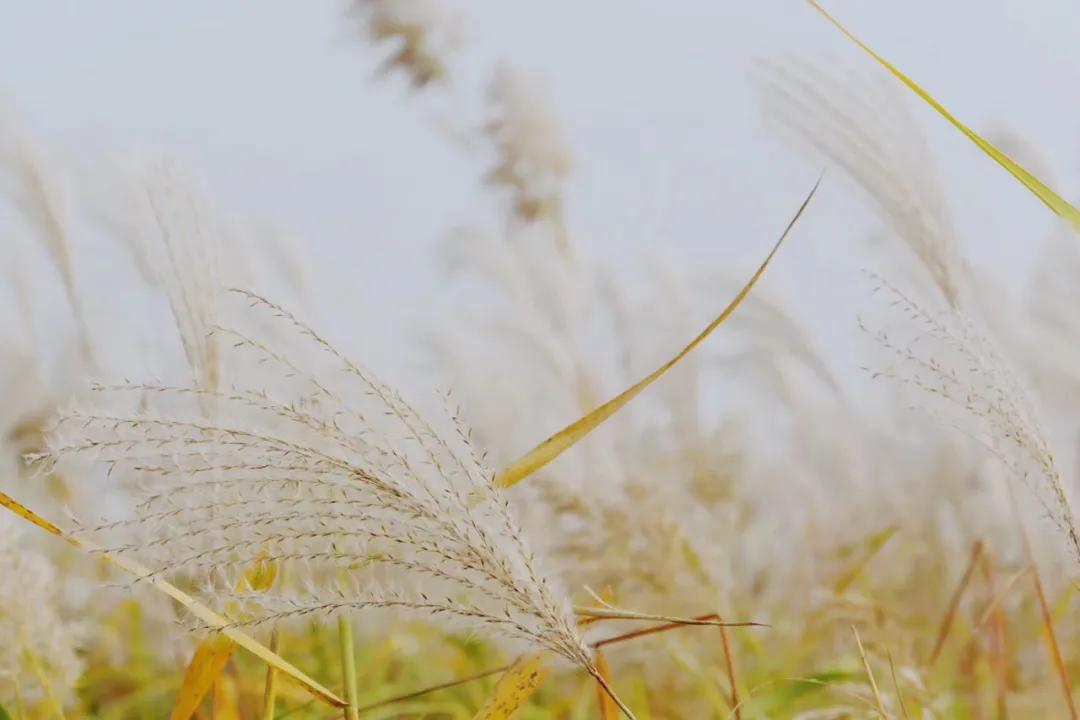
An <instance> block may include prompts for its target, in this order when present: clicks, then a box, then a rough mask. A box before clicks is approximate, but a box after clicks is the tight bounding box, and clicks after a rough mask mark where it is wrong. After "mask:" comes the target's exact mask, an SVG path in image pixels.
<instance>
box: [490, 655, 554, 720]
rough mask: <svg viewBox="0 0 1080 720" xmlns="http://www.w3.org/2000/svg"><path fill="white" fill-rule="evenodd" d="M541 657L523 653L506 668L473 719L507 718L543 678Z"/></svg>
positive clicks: (526, 698) (527, 697)
mask: <svg viewBox="0 0 1080 720" xmlns="http://www.w3.org/2000/svg"><path fill="white" fill-rule="evenodd" d="M545 674H546V673H545V671H544V668H543V658H542V657H541V656H540V655H525V656H523V657H521V658H519V659H518V660H517V661H516V662H515V663H514V664H513V665H511V666H510V669H509V670H507V671H506V672H505V673H504V674H503V676H502V677H501V678H499V682H498V683H496V684H495V690H494V692H492V693H491V697H489V698H488V700H487V702H486V703H484V707H482V708H481V709H480V712H478V713H476V716H475V717H474V718H473V720H507V719H508V718H510V717H512V716H513V715H514V713H515V712H517V710H518V708H520V707H521V706H522V705H523V704H524V703H525V701H526V700H528V699H529V696H530V695H532V694H533V691H534V690H536V688H537V687H538V686H539V685H540V683H541V682H542V681H543V680H544V675H545Z"/></svg>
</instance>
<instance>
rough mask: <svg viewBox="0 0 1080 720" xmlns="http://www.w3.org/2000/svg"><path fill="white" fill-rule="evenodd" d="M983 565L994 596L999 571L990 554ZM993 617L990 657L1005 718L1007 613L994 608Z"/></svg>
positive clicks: (999, 709)
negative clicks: (997, 571) (995, 567)
mask: <svg viewBox="0 0 1080 720" xmlns="http://www.w3.org/2000/svg"><path fill="white" fill-rule="evenodd" d="M981 565H982V571H983V575H984V576H985V578H986V586H987V590H988V591H989V592H990V597H991V598H993V597H994V596H995V595H996V594H997V573H996V572H995V570H994V560H993V558H992V557H991V556H990V555H988V554H984V555H983V559H982V563H981ZM991 617H992V619H993V622H992V623H991V625H990V627H989V630H988V632H989V634H990V640H989V644H990V650H991V652H990V657H991V661H992V663H993V666H994V687H995V691H996V694H997V717H999V718H1005V717H1007V716H1008V702H1007V694H1008V687H1009V641H1008V637H1007V635H1006V626H1005V614H1004V613H1003V612H1002V611H1001V607H1000V606H995V607H994V608H992V611H991Z"/></svg>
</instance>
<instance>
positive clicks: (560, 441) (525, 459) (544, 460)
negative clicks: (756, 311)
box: [497, 177, 821, 487]
mask: <svg viewBox="0 0 1080 720" xmlns="http://www.w3.org/2000/svg"><path fill="white" fill-rule="evenodd" d="M820 184H821V178H820V177H819V178H818V179H817V181H816V182H815V183H814V187H813V188H811V189H810V193H809V194H808V195H807V196H806V199H805V200H803V202H802V205H800V206H799V209H798V210H797V211H796V212H795V215H794V216H793V217H792V218H791V220H790V222H788V224H787V227H786V228H784V232H783V233H781V235H780V239H779V240H777V241H776V244H775V245H773V247H772V250H770V251H769V254H768V255H766V256H765V260H764V261H762V263H761V265H760V266H758V269H757V271H756V272H755V273H754V274H753V276H751V278H750V280H748V281H747V283H746V285H744V286H743V288H742V290H740V291H739V293H738V294H737V295H736V296H735V299H734V300H732V301H731V302H730V303H729V304H728V306H727V307H726V308H724V310H723V312H721V313H720V314H719V315H717V316H716V317H715V318H714V319H713V321H712V322H710V323H709V324H708V326H707V327H706V328H705V329H704V330H702V331H701V333H700V334H698V336H697V337H695V338H694V339H693V340H691V341H690V344H688V345H687V346H686V347H684V348H683V349H682V350H680V351H679V352H678V354H676V355H675V356H674V357H673V358H671V359H670V360H668V361H667V362H666V363H664V364H663V365H661V366H660V367H659V368H657V369H656V370H654V371H653V372H651V373H649V374H648V375H647V376H645V377H644V378H643V379H642V380H640V381H638V382H637V383H636V384H634V385H632V386H630V387H629V388H627V389H626V390H624V391H622V392H621V393H619V394H618V395H616V396H615V397H614V398H612V399H611V400H608V401H607V402H606V403H604V404H603V405H601V406H600V407H598V408H596V409H595V410H593V411H592V412H590V413H588V414H587V415H585V416H584V417H581V418H579V419H577V420H575V421H574V422H572V423H571V424H569V425H567V426H566V427H565V428H563V429H562V430H560V431H559V432H557V433H555V434H554V435H552V436H551V437H549V438H548V439H547V440H545V441H544V442H542V443H540V444H539V445H537V446H536V447H535V448H533V449H532V450H530V451H529V452H527V453H526V454H525V455H523V456H521V457H520V458H518V459H517V460H515V461H514V462H512V463H510V465H509V466H507V467H506V469H504V470H503V471H502V472H501V473H499V476H498V478H497V484H498V485H499V486H500V487H510V486H511V485H515V484H517V483H519V482H521V481H522V480H524V479H525V478H527V477H529V476H530V475H532V474H533V473H534V472H536V471H537V470H539V469H540V468H542V467H544V466H545V465H547V464H548V463H549V462H551V461H552V460H554V459H555V458H557V457H559V456H560V455H562V454H563V453H564V452H566V451H567V450H569V449H570V448H571V447H573V446H574V445H576V444H577V442H578V441H579V440H581V439H582V438H584V437H585V436H586V435H588V434H589V433H590V432H592V431H593V430H595V429H596V428H597V427H598V426H599V425H600V424H601V423H603V422H604V421H605V420H607V419H608V418H609V417H611V416H612V415H614V414H615V413H616V412H618V411H619V410H621V409H622V408H623V407H624V406H625V405H626V404H627V403H629V402H630V401H631V400H633V399H634V398H635V397H637V396H638V395H639V394H641V391H643V390H644V389H645V388H647V387H649V385H652V384H653V383H654V382H655V381H657V380H659V379H660V377H662V376H663V375H664V373H666V372H667V371H668V370H670V369H671V368H672V367H674V366H675V365H676V364H677V363H678V362H679V361H680V360H682V359H683V358H684V357H686V356H687V355H689V354H690V353H691V352H692V351H693V350H694V348H696V347H697V346H698V345H700V344H701V343H702V342H704V341H705V339H706V338H707V337H709V335H711V334H712V332H713V330H715V329H716V328H718V327H719V326H720V325H721V324H722V323H723V322H724V321H725V320H727V319H728V317H730V316H731V314H732V313H733V312H735V309H736V308H738V307H739V305H740V304H741V303H742V301H743V300H744V299H746V296H747V295H749V294H750V291H751V290H752V289H753V288H754V286H755V285H756V284H757V281H758V280H759V279H760V278H761V276H762V275H763V274H764V273H765V268H767V267H768V266H769V263H770V262H771V261H772V259H773V256H775V255H776V252H777V251H778V250H779V249H780V246H781V245H782V244H783V242H784V240H785V239H786V238H787V236H788V234H789V233H790V232H791V229H792V228H793V227H795V223H796V222H798V220H799V218H800V217H802V214H803V211H804V210H806V207H807V206H808V205H809V204H810V200H811V199H813V197H814V193H816V192H817V189H818V186H819V185H820Z"/></svg>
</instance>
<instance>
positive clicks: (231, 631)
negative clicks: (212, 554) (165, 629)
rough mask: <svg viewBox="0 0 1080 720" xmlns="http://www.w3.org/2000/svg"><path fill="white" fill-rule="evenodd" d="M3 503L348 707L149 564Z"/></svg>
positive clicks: (1, 501)
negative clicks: (154, 571) (143, 582)
mask: <svg viewBox="0 0 1080 720" xmlns="http://www.w3.org/2000/svg"><path fill="white" fill-rule="evenodd" d="M0 507H4V508H7V509H8V510H10V511H11V512H13V513H15V514H16V515H18V516H19V517H21V518H23V519H24V520H26V521H27V522H30V523H33V524H34V525H37V526H38V527H39V528H41V529H43V530H45V531H47V532H49V533H51V534H53V535H56V536H57V537H60V538H63V539H64V540H66V541H67V542H68V543H69V544H71V545H73V546H75V547H76V548H78V549H79V550H82V551H83V552H86V553H92V554H94V555H96V556H98V557H100V558H103V559H105V560H106V561H108V562H110V563H112V564H113V565H116V566H117V567H119V568H120V569H122V570H124V571H126V572H128V573H130V574H132V575H134V576H135V577H137V578H145V579H146V581H147V582H149V583H150V584H151V585H152V586H153V587H154V588H156V589H157V590H159V591H161V592H163V593H165V594H166V595H168V596H169V597H171V598H172V599H173V600H175V601H177V602H178V603H180V604H181V605H183V606H184V607H186V608H187V609H188V610H189V611H190V612H191V613H192V614H193V615H195V616H196V617H197V618H199V619H200V620H202V621H204V622H206V623H207V624H208V625H212V626H214V627H217V628H220V631H221V634H222V635H223V636H225V637H227V638H229V639H230V640H232V641H233V642H235V643H236V644H237V645H239V646H240V647H242V648H244V649H245V650H247V651H248V652H250V653H252V654H253V655H255V656H256V657H257V658H259V659H260V660H262V661H263V662H266V663H269V664H270V665H273V666H274V667H276V668H277V669H278V670H280V671H281V672H283V673H285V674H286V675H288V676H289V677H291V678H293V679H294V680H295V681H296V682H298V683H300V685H301V686H303V687H304V689H306V690H307V691H308V692H310V693H311V694H313V695H314V696H315V697H317V698H318V699H320V700H322V701H323V702H326V703H329V704H330V705H333V706H335V707H345V701H344V700H342V699H341V698H339V697H338V696H337V695H335V694H334V693H332V692H331V691H330V690H328V689H326V688H325V687H323V686H322V685H320V684H319V683H318V682H316V681H315V680H314V679H313V678H311V677H308V675H307V674H305V673H304V672H303V671H302V670H300V668H298V667H296V666H295V665H293V664H292V663H290V662H289V661H287V660H286V659H285V658H283V657H281V656H280V655H278V654H277V653H275V652H273V651H271V650H270V649H269V648H267V647H266V646H265V645H263V644H262V643H260V642H258V641H257V640H255V639H254V638H253V637H251V636H250V635H247V634H245V633H243V632H240V631H239V630H237V629H236V628H234V627H231V626H230V622H229V619H228V618H226V617H225V616H223V615H220V614H218V613H216V612H214V611H213V610H211V609H210V608H208V607H207V606H206V605H203V604H202V603H200V602H199V601H198V600H196V599H195V598H193V597H191V596H190V595H188V594H187V593H186V592H184V591H183V590H181V589H180V588H178V587H176V586H175V585H173V584H172V583H170V582H168V581H166V580H162V579H161V578H159V577H157V576H155V575H153V574H152V572H151V571H150V569H149V568H147V567H144V566H143V565H140V564H139V563H137V562H135V561H134V560H129V559H127V558H124V557H120V556H115V555H109V554H108V553H105V552H102V551H101V549H100V548H98V547H96V546H94V545H93V544H91V543H88V542H86V541H84V540H80V539H79V538H77V537H74V536H72V535H69V534H68V533H65V532H64V531H63V530H61V529H60V528H59V527H57V526H56V525H54V524H52V523H51V522H49V521H48V520H46V519H45V518H43V517H41V516H40V515H38V514H37V513H35V512H34V511H33V510H31V509H30V508H28V507H26V506H25V505H23V504H22V503H20V502H18V501H17V500H15V499H14V498H12V497H11V496H9V495H7V494H5V493H3V492H0Z"/></svg>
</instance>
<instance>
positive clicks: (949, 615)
mask: <svg viewBox="0 0 1080 720" xmlns="http://www.w3.org/2000/svg"><path fill="white" fill-rule="evenodd" d="M982 554H983V541H982V540H977V541H976V542H975V544H974V545H972V547H971V559H970V560H968V565H967V569H965V570H964V574H963V576H962V577H961V578H960V584H959V585H957V586H956V590H954V591H953V594H952V597H951V598H949V607H948V609H947V610H946V611H945V616H944V617H943V618H942V619H941V626H940V627H939V628H938V634H937V639H936V640H934V649H933V650H932V651H931V652H930V659H929V660H928V661H927V665H929V666H931V667H933V665H934V663H936V662H937V659H938V656H939V655H940V654H941V650H942V648H943V647H945V640H946V639H947V638H948V637H949V631H950V630H951V629H952V626H953V621H954V620H956V611H957V609H958V608H959V607H960V599H961V597H962V596H963V594H964V591H965V590H966V589H967V586H968V584H969V583H970V582H971V576H972V575H973V574H974V573H975V568H976V567H978V563H979V558H980V557H982Z"/></svg>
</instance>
